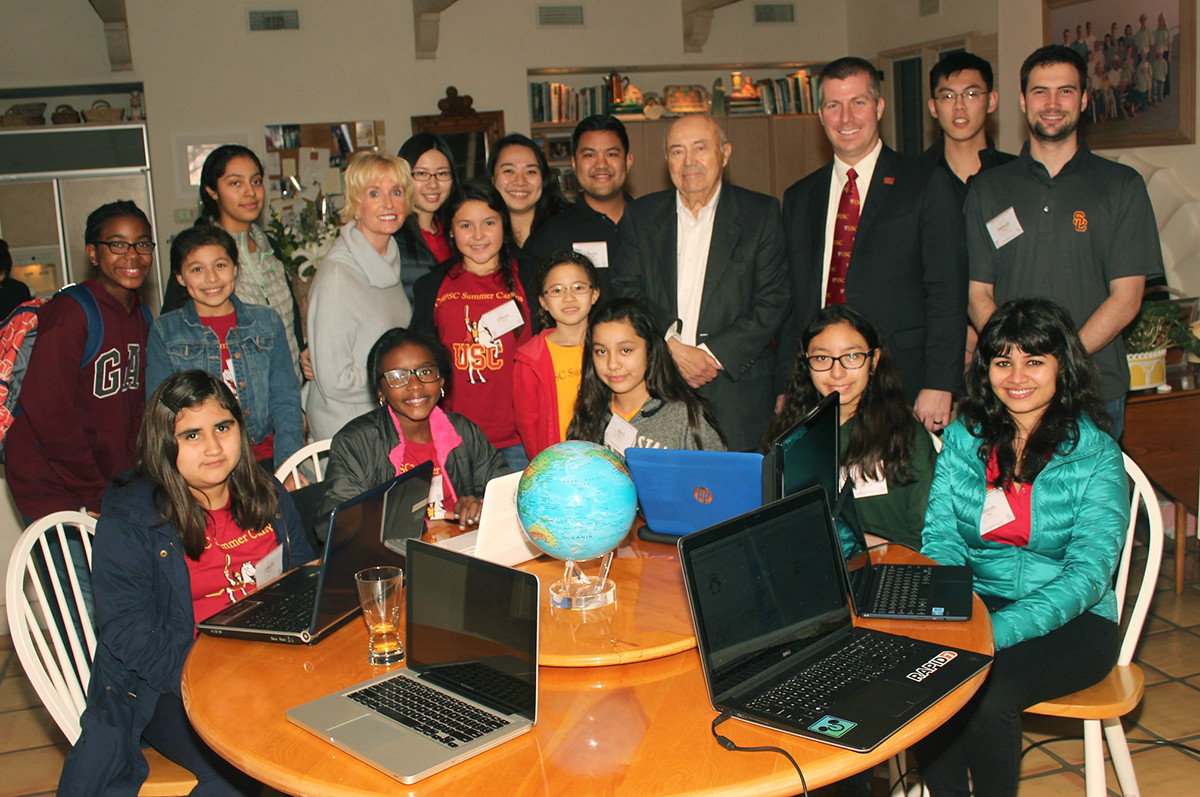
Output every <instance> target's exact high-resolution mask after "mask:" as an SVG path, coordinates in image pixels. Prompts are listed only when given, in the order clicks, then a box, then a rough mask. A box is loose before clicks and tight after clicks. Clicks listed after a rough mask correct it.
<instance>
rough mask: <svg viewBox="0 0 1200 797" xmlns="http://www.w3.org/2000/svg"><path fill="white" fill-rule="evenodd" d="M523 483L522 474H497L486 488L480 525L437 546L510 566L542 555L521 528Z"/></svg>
mask: <svg viewBox="0 0 1200 797" xmlns="http://www.w3.org/2000/svg"><path fill="white" fill-rule="evenodd" d="M520 482H521V474H520V473H509V474H507V475H505V476H497V477H496V478H494V479H492V480H491V481H490V482H488V483H487V487H485V488H484V490H483V511H482V512H480V513H479V528H478V529H476V530H475V531H468V532H466V533H465V534H460V535H458V536H457V537H451V538H450V539H448V540H441V541H440V542H438V543H437V545H439V546H441V547H443V548H449V549H450V550H452V551H458V552H459V553H465V554H467V555H468V556H474V557H475V558H477V559H486V560H487V561H489V562H495V563H496V564H498V565H507V566H508V567H512V566H514V565H519V564H521V563H523V562H528V561H529V560H530V559H536V558H538V557H539V556H541V555H542V552H541V551H540V550H538V547H537V546H536V545H534V544H533V543H532V542H530V541H529V539H528V538H527V537H526V536H525V532H524V531H522V530H521V521H520V519H519V518H518V517H517V485H518V484H520Z"/></svg>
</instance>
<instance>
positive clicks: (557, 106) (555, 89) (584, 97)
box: [529, 81, 608, 124]
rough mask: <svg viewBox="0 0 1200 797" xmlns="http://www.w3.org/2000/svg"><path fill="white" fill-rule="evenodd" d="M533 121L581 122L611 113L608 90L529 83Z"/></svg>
mask: <svg viewBox="0 0 1200 797" xmlns="http://www.w3.org/2000/svg"><path fill="white" fill-rule="evenodd" d="M529 107H530V110H531V111H532V116H533V122H534V123H535V124H536V123H538V122H578V121H579V120H581V119H583V118H585V117H588V116H591V115H592V114H597V113H608V87H606V86H604V85H598V86H588V87H587V88H583V89H575V88H572V87H571V86H568V85H565V84H563V83H550V82H546V81H543V82H541V83H530V84H529Z"/></svg>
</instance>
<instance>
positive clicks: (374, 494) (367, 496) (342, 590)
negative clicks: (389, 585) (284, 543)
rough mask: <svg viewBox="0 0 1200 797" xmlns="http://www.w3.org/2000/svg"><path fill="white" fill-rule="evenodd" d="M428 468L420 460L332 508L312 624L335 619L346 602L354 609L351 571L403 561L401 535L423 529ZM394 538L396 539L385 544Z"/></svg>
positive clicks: (430, 468) (417, 533)
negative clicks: (405, 469) (418, 462)
mask: <svg viewBox="0 0 1200 797" xmlns="http://www.w3.org/2000/svg"><path fill="white" fill-rule="evenodd" d="M432 473H433V466H432V465H431V464H429V463H424V464H422V465H419V466H417V467H416V468H413V469H412V470H410V471H408V472H407V473H404V474H402V475H400V476H397V477H396V478H395V479H393V480H391V481H390V482H387V483H386V484H382V485H380V486H379V487H376V488H374V489H372V490H369V491H367V492H366V493H364V494H363V495H361V496H359V497H357V498H353V499H351V500H349V501H347V502H345V503H344V504H340V505H339V506H338V507H337V508H336V509H335V510H334V511H333V516H332V517H331V518H330V521H329V537H328V539H327V540H326V541H325V553H324V558H325V560H326V561H325V562H323V565H324V569H323V573H322V578H323V579H324V580H323V583H322V584H321V588H320V589H321V599H320V600H319V601H317V605H316V608H315V611H316V612H317V623H316V628H324V627H325V626H326V625H327V624H328V623H331V622H336V621H337V620H338V619H339V618H340V617H342V616H343V615H344V614H345V612H346V610H347V607H349V608H351V609H356V608H358V587H357V586H356V585H355V583H354V574H355V573H357V572H358V571H359V570H362V569H363V568H367V567H375V566H377V565H391V564H403V562H400V561H398V560H399V559H400V558H401V557H402V556H403V555H404V548H403V545H404V539H405V538H406V537H420V536H421V533H422V532H423V531H424V530H425V501H426V500H427V498H428V496H429V481H430V478H431V476H432ZM416 504H419V506H418V505H416ZM385 521H386V522H385ZM394 539H395V540H399V542H398V544H396V543H393V544H391V545H388V546H387V548H385V547H384V545H385V544H386V543H388V542H392V541H393V540H394ZM389 549H390V550H389Z"/></svg>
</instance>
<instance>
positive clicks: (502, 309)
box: [479, 299, 525, 346]
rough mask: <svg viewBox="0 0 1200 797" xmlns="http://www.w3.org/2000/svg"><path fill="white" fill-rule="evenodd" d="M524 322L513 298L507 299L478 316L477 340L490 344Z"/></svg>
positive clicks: (485, 344) (486, 344)
mask: <svg viewBox="0 0 1200 797" xmlns="http://www.w3.org/2000/svg"><path fill="white" fill-rule="evenodd" d="M524 323H525V319H524V318H522V317H521V310H520V308H519V307H517V302H516V300H515V299H509V300H508V301H507V302H505V303H504V304H502V305H500V306H499V307H495V308H492V309H491V310H488V311H487V312H486V313H484V314H483V315H482V316H480V318H479V342H480V343H482V344H483V345H484V346H490V345H491V344H492V342H493V341H495V340H496V339H497V338H499V337H501V336H502V335H504V334H505V333H506V332H512V331H513V330H514V329H516V328H517V327H519V326H521V325H522V324H524Z"/></svg>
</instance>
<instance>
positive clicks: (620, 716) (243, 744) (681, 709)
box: [183, 543, 992, 797]
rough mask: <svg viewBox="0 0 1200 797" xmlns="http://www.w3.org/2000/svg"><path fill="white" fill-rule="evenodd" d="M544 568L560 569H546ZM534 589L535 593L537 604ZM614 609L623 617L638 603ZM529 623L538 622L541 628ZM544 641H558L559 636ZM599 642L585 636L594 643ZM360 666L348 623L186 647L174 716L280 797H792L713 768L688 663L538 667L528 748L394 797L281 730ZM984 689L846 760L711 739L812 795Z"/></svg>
mask: <svg viewBox="0 0 1200 797" xmlns="http://www.w3.org/2000/svg"><path fill="white" fill-rule="evenodd" d="M640 547H641V549H642V550H644V551H646V552H647V553H648V554H650V555H655V556H657V555H661V556H664V557H668V556H670V555H671V554H672V549H671V548H670V547H669V546H653V545H649V544H645V543H643V544H641V546H640ZM877 558H881V559H883V560H886V561H894V562H914V561H920V560H921V559H920V556H919V555H918V554H916V553H914V552H912V551H909V550H908V549H904V548H899V547H897V546H893V547H891V548H888V549H884V550H883V551H881V552H880V554H879V555H878V556H877ZM549 565H552V566H553V567H557V568H561V565H560V564H559V563H557V562H549ZM545 566H547V562H546V561H538V562H533V563H529V564H528V565H526V566H525V567H526V568H530V569H537V568H542V567H545ZM615 567H616V565H615V564H614V569H615ZM676 567H677V565H676ZM618 583H620V582H618ZM547 587H548V582H547V581H546V580H545V578H543V584H542V588H543V590H545V589H546V588H547ZM618 589H620V587H618ZM625 597H626V600H627V602H629V603H630V604H631V605H630V606H629V607H628V608H629V609H630V610H631V611H634V612H635V613H636V606H637V599H638V598H639V596H638V595H626V596H625ZM620 600H621V597H620V595H619V596H618V601H620ZM683 612H684V615H683V622H685V623H688V624H689V625H690V620H689V618H688V615H687V614H686V612H687V608H686V604H684V605H683ZM545 620H546V617H545V616H543V627H545ZM859 624H861V625H864V626H867V627H871V628H877V629H879V630H882V631H890V632H892V633H901V634H905V635H908V636H913V637H918V638H921V639H927V640H930V641H935V642H938V643H942V644H946V645H951V646H955V647H959V648H965V649H968V650H975V651H979V652H982V653H988V654H990V653H991V652H992V633H991V623H990V621H989V620H988V617H987V611H986V609H985V608H984V606H983V604H982V603H981V602H980V600H979V599H978V598H976V599H975V610H974V619H972V620H971V621H970V622H966V623H949V622H916V621H894V620H893V621H888V620H869V621H860V622H859ZM578 625H579V627H583V626H586V625H588V624H578ZM649 625H650V626H654V625H655V623H650V624H649ZM601 627H602V625H596V626H593V628H601ZM611 629H612V626H611V625H610V626H609V628H608V630H609V631H611ZM575 631H578V628H576V629H575ZM658 632H659V631H653V633H658ZM543 633H544V637H543V638H545V635H546V634H545V632H543ZM552 633H564V634H566V633H567V632H566V631H565V630H564V629H561V628H560V630H559V631H558V632H552ZM587 633H589V634H591V633H592V631H590V630H589V631H588V632H587ZM605 634H608V632H607V631H606V632H604V633H596V634H595V639H600V638H601V637H603V636H605ZM608 636H610V637H613V639H611V640H610V642H611V644H609V646H608V648H607V649H608V651H609V653H608V654H605V655H611V656H615V657H616V658H617V660H622V659H620V651H621V650H622V649H623V647H624V646H623V645H622V644H621V643H620V640H619V639H617V638H615V635H612V634H608ZM365 650H366V628H365V626H364V625H363V624H362V623H361V622H353V623H350V624H349V625H347V626H345V627H343V628H342V629H340V630H339V631H337V632H336V633H334V634H333V635H332V636H330V637H329V638H327V639H326V640H324V641H322V642H321V643H319V644H317V645H313V646H311V647H309V646H292V645H279V644H271V643H264V642H248V641H242V640H231V639H218V638H213V637H207V636H203V635H202V636H201V637H200V638H199V639H198V640H196V644H195V646H194V647H193V649H192V652H191V654H190V655H189V657H188V660H187V664H186V665H185V667H184V671H183V696H184V702H185V704H186V705H187V710H188V715H189V716H190V717H191V720H192V724H193V725H194V726H195V728H196V730H197V731H198V732H199V733H200V735H201V736H202V737H203V738H204V739H205V741H207V742H208V743H209V744H210V745H211V746H212V747H213V749H215V750H216V751H217V752H218V753H220V754H221V755H222V756H223V757H225V758H226V759H228V760H229V761H231V762H232V763H234V764H235V765H237V766H238V767H240V768H241V769H243V770H245V771H246V772H249V773H250V774H252V775H254V776H255V777H257V778H258V779H259V780H261V781H263V782H264V783H266V784H268V785H270V786H272V787H274V788H276V789H279V790H281V791H284V792H287V793H289V794H311V795H330V796H331V797H337V796H340V795H369V794H421V795H427V794H428V795H433V794H446V795H461V794H484V793H497V792H502V793H504V794H510V795H561V794H568V793H571V792H572V791H578V790H579V789H580V788H584V790H585V792H586V793H588V794H630V795H639V797H641V796H643V795H659V794H692V795H698V794H705V795H743V794H755V795H791V794H797V793H799V791H800V782H799V779H798V777H797V776H796V773H795V770H793V769H792V767H791V765H790V764H789V763H788V762H787V761H786V760H785V759H784V758H783V757H782V756H779V755H769V754H764V753H756V754H752V755H751V754H743V753H735V752H728V751H726V750H724V749H722V748H721V747H719V746H718V745H717V743H716V742H715V741H714V740H713V738H712V735H711V733H710V731H709V726H710V724H711V723H712V720H713V719H714V717H715V716H716V712H714V711H713V710H712V707H711V705H710V704H709V702H708V693H707V690H706V688H705V685H704V676H703V674H702V672H701V669H700V660H699V657H698V655H697V653H696V651H695V650H694V649H690V650H684V651H682V652H678V653H673V654H670V655H665V656H661V657H658V658H653V659H645V660H633V661H631V662H630V663H623V664H612V665H601V666H591V667H554V666H543V667H542V668H541V672H540V684H539V705H538V718H537V725H536V726H535V727H534V729H533V730H532V731H531V732H530V733H527V734H525V735H524V736H521V737H518V738H517V739H514V740H512V741H510V742H507V743H505V744H503V745H501V746H499V747H497V748H496V749H494V750H490V751H487V752H485V753H482V754H480V755H478V756H476V757H474V758H472V759H469V760H467V761H464V762H462V763H460V764H457V765H455V766H454V767H451V768H450V769H448V770H446V771H444V772H441V773H439V774H437V775H434V776H432V777H430V778H428V779H426V780H423V781H421V782H420V783H417V784H414V785H412V786H406V785H404V784H401V783H399V782H397V781H395V780H393V779H392V778H390V777H388V776H386V775H384V774H383V773H381V772H378V771H377V770H375V769H372V768H371V767H370V766H368V765H367V764H364V763H362V762H360V761H358V760H356V759H354V758H352V757H351V756H349V755H347V754H345V753H343V752H341V751H340V750H338V749H336V748H334V747H333V746H331V745H329V744H327V743H325V742H323V741H321V740H320V739H319V738H317V737H316V736H314V735H312V734H310V733H308V732H307V731H304V730H302V729H300V728H299V727H296V726H294V725H292V724H291V723H289V722H288V721H287V719H286V717H285V714H284V712H286V711H287V709H289V708H292V707H293V706H297V705H299V704H301V703H305V702H307V701H309V700H313V699H315V698H318V697H321V696H323V695H325V694H328V693H329V692H332V691H334V690H336V689H341V688H345V687H347V686H351V685H353V684H355V683H358V682H359V681H363V680H366V679H367V678H370V677H372V676H373V675H377V674H379V673H380V672H382V671H383V668H374V667H371V666H370V665H368V664H367V663H366V655H365ZM624 660H625V661H629V660H628V659H624ZM984 677H985V674H980V675H977V676H975V677H974V678H972V679H971V680H969V681H968V682H967V683H965V684H963V685H962V686H960V687H959V688H958V689H957V690H955V691H954V692H953V693H951V694H950V695H949V696H948V697H946V698H945V699H944V700H942V701H940V702H939V703H938V704H937V705H935V706H933V707H932V708H930V709H929V710H928V711H926V712H925V713H923V714H922V715H920V716H919V717H917V718H916V719H915V720H913V721H912V722H910V723H909V724H908V725H906V726H905V727H904V728H903V729H902V730H901V731H900V732H899V733H897V734H896V735H894V736H892V737H891V738H890V739H888V740H887V741H885V742H884V743H883V744H882V745H880V746H879V747H877V748H876V749H875V750H873V751H871V752H870V753H865V754H860V753H854V752H850V751H847V750H842V749H840V748H837V747H832V746H830V745H826V744H821V743H818V742H812V741H808V740H805V739H801V738H798V737H795V736H791V735H789V734H785V733H779V732H776V731H772V730H768V729H766V728H760V727H758V726H755V725H750V724H748V723H744V722H740V721H737V720H731V721H730V722H728V723H726V724H725V725H724V726H722V729H721V732H722V733H723V734H724V735H726V736H728V737H730V738H731V739H733V740H734V741H735V742H737V743H738V744H740V745H743V746H759V745H774V746H777V747H782V748H784V749H786V750H787V751H788V752H790V753H791V754H792V755H793V756H794V757H795V758H796V760H797V762H799V764H800V766H801V768H802V769H803V771H804V775H805V778H806V779H807V780H808V786H809V788H810V789H812V788H815V787H818V786H821V785H825V784H828V783H832V782H835V781H837V780H840V779H842V778H844V777H846V776H848V775H851V774H853V773H855V772H860V771H862V770H864V769H866V768H868V767H871V766H874V765H875V764H877V763H879V762H880V761H883V760H885V759H886V758H888V757H890V756H892V755H895V754H896V753H898V752H900V751H901V750H904V749H906V748H908V747H910V746H911V745H912V744H913V743H914V742H916V741H917V740H918V739H921V738H922V737H924V736H925V735H926V734H928V733H929V732H930V731H931V730H933V729H934V728H936V727H938V726H939V725H940V724H941V723H942V722H944V721H945V720H946V719H947V718H948V717H950V716H951V715H952V714H954V712H956V711H957V710H958V709H959V708H960V707H961V706H962V705H963V704H964V703H966V702H967V700H968V699H970V697H971V695H973V694H974V693H975V691H976V690H977V689H978V688H979V686H980V684H982V683H983V679H984Z"/></svg>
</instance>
